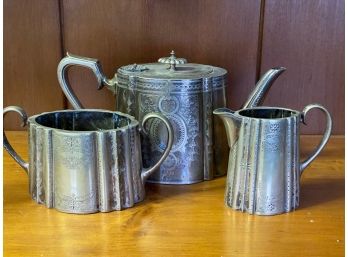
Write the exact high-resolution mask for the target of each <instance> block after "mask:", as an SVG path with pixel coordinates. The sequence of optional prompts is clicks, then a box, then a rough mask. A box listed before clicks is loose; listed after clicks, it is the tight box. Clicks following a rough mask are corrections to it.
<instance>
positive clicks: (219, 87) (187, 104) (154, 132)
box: [116, 73, 228, 184]
mask: <svg viewBox="0 0 348 257" xmlns="http://www.w3.org/2000/svg"><path fill="white" fill-rule="evenodd" d="M117 78H118V85H117V89H116V109H117V110H120V111H122V112H127V113H129V114H131V115H133V116H135V117H136V118H137V119H139V120H142V117H143V116H144V115H146V114H147V113H149V112H159V113H161V114H163V115H164V116H166V117H167V118H168V119H169V120H170V122H171V124H172V126H173V129H174V143H173V148H172V150H171V152H170V154H169V156H168V158H167V159H166V161H165V162H164V163H163V164H162V165H161V167H160V170H159V171H158V172H156V173H154V174H153V175H152V176H150V178H149V180H148V181H150V182H157V183H163V184H192V183H196V182H200V181H203V180H209V179H212V178H214V177H215V176H218V175H224V174H225V173H226V170H227V166H226V165H227V154H228V147H227V145H226V141H225V140H224V137H221V135H224V134H222V133H223V130H224V128H223V124H222V122H221V120H219V119H218V118H217V117H213V115H212V110H213V109H215V108H217V107H223V106H225V83H226V78H225V76H224V75H223V76H220V77H217V78H216V77H214V78H211V77H210V78H204V79H203V78H200V79H195V80H181V81H179V80H171V79H162V80H154V79H153V80H151V79H144V78H141V77H137V76H127V77H126V76H123V75H122V74H120V73H118V75H117ZM203 88H205V89H203ZM213 124H214V126H213ZM146 130H147V131H149V134H148V136H146V137H144V138H143V140H144V143H143V145H144V146H146V145H147V146H149V147H148V148H147V149H145V150H144V152H143V161H144V164H145V165H151V164H152V163H153V162H155V161H156V160H157V159H158V156H159V155H161V153H162V151H163V142H166V135H165V134H163V126H162V125H161V124H160V123H158V122H156V121H153V122H149V123H148V127H147V129H146Z"/></svg>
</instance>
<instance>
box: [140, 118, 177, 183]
mask: <svg viewBox="0 0 348 257" xmlns="http://www.w3.org/2000/svg"><path fill="white" fill-rule="evenodd" d="M152 118H157V119H160V120H161V121H163V123H164V124H165V126H166V128H167V130H168V141H167V147H166V149H165V150H164V152H163V154H162V156H161V158H160V159H159V160H158V162H157V163H156V164H155V165H153V166H152V167H150V168H147V169H145V168H143V170H142V172H141V179H142V181H143V182H145V181H146V179H147V178H148V177H149V176H150V175H151V174H152V173H153V172H154V171H156V170H157V169H158V167H159V166H160V165H161V164H162V163H163V161H164V160H165V159H166V158H167V156H168V154H169V152H170V150H171V148H172V146H173V140H174V131H173V127H172V124H171V123H170V121H169V120H168V119H167V118H166V117H164V116H163V115H161V114H159V113H153V112H152V113H148V114H146V115H145V116H144V119H143V122H142V127H144V125H145V123H146V122H147V121H148V120H149V119H152ZM145 133H146V132H145Z"/></svg>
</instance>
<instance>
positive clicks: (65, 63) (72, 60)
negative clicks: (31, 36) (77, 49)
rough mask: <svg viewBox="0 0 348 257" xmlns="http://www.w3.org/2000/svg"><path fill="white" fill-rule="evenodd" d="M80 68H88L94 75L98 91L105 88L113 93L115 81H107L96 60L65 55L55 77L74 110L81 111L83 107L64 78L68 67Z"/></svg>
mask: <svg viewBox="0 0 348 257" xmlns="http://www.w3.org/2000/svg"><path fill="white" fill-rule="evenodd" d="M74 65H76V66H82V67H86V68H89V69H91V70H92V71H93V73H94V75H95V76H96V77H97V81H98V90H100V89H102V88H103V87H104V86H107V88H108V89H110V90H111V91H112V92H114V93H115V91H116V89H115V85H116V83H117V82H116V79H115V78H113V79H107V78H106V76H105V74H104V73H103V70H102V67H101V65H100V63H99V61H98V60H97V59H92V58H87V57H82V56H77V55H73V54H70V53H67V56H66V57H64V58H63V59H62V60H61V61H60V62H59V64H58V68H57V75H58V81H59V84H60V87H61V88H62V90H63V92H64V94H65V96H66V97H67V98H68V100H69V102H70V103H71V105H72V106H73V107H74V109H83V106H82V104H81V102H80V101H79V99H78V98H77V96H76V94H75V93H74V91H73V89H72V88H71V86H70V83H69V81H68V79H67V76H66V70H67V68H68V67H69V66H74Z"/></svg>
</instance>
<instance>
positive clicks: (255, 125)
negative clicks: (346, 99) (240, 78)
mask: <svg viewBox="0 0 348 257" xmlns="http://www.w3.org/2000/svg"><path fill="white" fill-rule="evenodd" d="M261 91H262V90H259V91H258V92H261ZM262 96H263V95H262V94H261V95H260V97H259V98H258V99H261V98H262ZM255 99H256V98H255ZM256 104H257V101H255V100H252V101H250V102H248V103H247V104H246V105H245V107H246V108H245V109H241V110H239V111H236V112H233V111H231V110H229V109H227V108H220V109H216V110H214V114H216V115H218V116H219V117H220V118H222V120H223V122H224V125H225V128H226V133H227V137H228V144H229V147H230V157H229V164H228V173H227V180H226V191H225V203H226V205H227V206H229V207H231V208H233V209H235V210H240V211H243V212H244V211H245V212H248V213H250V214H258V215H275V214H280V213H284V212H290V211H292V210H294V209H296V208H297V207H298V206H299V194H300V177H301V175H302V173H303V171H304V169H305V168H306V167H307V166H308V165H309V164H310V163H311V162H312V161H313V160H314V159H315V158H316V157H317V156H318V154H319V153H320V151H321V150H322V149H323V148H324V146H325V144H326V143H327V141H328V139H329V137H330V134H331V128H332V121H331V117H330V114H329V112H328V111H327V110H326V109H325V108H324V107H323V106H321V105H319V104H310V105H308V106H306V107H305V108H304V109H303V111H302V112H299V111H295V110H291V109H285V108H278V107H253V108H250V107H252V106H255V105H256ZM314 108H316V109H319V110H321V111H322V112H324V113H325V114H326V118H327V123H326V130H325V133H324V136H323V138H322V140H321V142H320V144H319V145H318V147H317V148H316V149H315V151H314V152H313V153H312V154H311V155H310V156H309V157H308V158H307V159H306V160H304V161H302V162H301V161H300V150H299V148H300V145H299V140H300V123H304V124H305V117H306V114H307V113H308V111H310V110H311V109H314Z"/></svg>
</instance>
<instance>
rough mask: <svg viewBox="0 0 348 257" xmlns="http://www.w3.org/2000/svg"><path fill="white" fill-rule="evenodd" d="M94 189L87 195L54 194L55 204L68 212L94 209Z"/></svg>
mask: <svg viewBox="0 0 348 257" xmlns="http://www.w3.org/2000/svg"><path fill="white" fill-rule="evenodd" d="M95 195H96V192H95V191H91V192H90V193H89V194H87V195H82V196H79V195H76V194H75V193H72V194H71V195H61V194H58V193H57V194H56V195H55V205H56V207H57V208H59V209H61V210H64V211H68V212H89V211H94V210H95V208H96V206H95V205H96V203H95Z"/></svg>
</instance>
